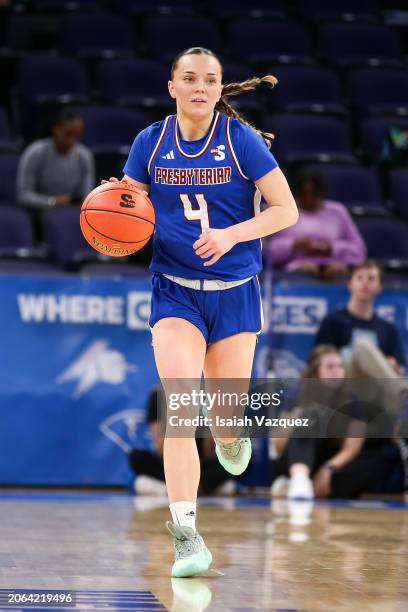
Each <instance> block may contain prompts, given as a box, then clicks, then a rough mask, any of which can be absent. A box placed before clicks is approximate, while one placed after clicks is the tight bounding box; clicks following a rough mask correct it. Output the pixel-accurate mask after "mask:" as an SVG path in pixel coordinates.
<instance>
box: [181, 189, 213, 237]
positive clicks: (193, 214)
mask: <svg viewBox="0 0 408 612" xmlns="http://www.w3.org/2000/svg"><path fill="white" fill-rule="evenodd" d="M180 199H181V201H182V202H183V207H184V215H185V217H186V219H188V220H189V221H200V223H201V231H202V232H203V231H204V230H206V229H209V227H210V220H209V218H208V207H207V201H206V199H205V197H204V194H203V193H196V194H195V199H196V200H197V203H198V206H199V208H195V209H193V206H192V204H191V201H190V198H189V197H188V195H187V194H186V193H181V194H180Z"/></svg>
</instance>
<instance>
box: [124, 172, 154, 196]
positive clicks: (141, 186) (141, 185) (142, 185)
mask: <svg viewBox="0 0 408 612" xmlns="http://www.w3.org/2000/svg"><path fill="white" fill-rule="evenodd" d="M122 180H123V181H126V182H127V183H131V184H132V185H135V186H136V187H137V188H138V189H141V190H142V191H145V192H146V193H149V190H150V185H147V184H146V183H140V181H135V179H132V178H131V177H130V176H128V175H127V174H125V175H124V176H123V179H122Z"/></svg>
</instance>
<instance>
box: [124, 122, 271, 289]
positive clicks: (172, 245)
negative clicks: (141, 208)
mask: <svg viewBox="0 0 408 612" xmlns="http://www.w3.org/2000/svg"><path fill="white" fill-rule="evenodd" d="M276 167H277V162H276V160H275V159H274V157H273V156H272V154H271V153H270V151H269V149H268V148H267V146H266V145H265V143H264V141H263V139H262V138H261V137H260V136H259V135H258V134H257V133H256V132H255V131H254V130H253V129H252V128H250V127H248V126H246V125H244V124H242V123H240V122H239V121H237V120H236V119H231V118H230V117H227V116H226V115H224V114H222V113H219V112H215V114H214V118H213V121H212V124H211V127H210V130H209V132H208V134H207V135H206V136H205V137H204V138H201V139H200V140H196V141H185V140H182V139H181V136H180V132H179V128H178V122H177V116H176V115H171V116H169V117H167V118H166V119H165V120H163V121H159V122H157V123H154V124H153V125H151V126H149V127H148V128H146V130H143V131H142V132H141V133H140V134H139V135H138V136H137V137H136V139H135V141H134V143H133V146H132V149H131V152H130V154H129V158H128V160H127V162H126V165H125V167H124V173H125V174H126V175H128V176H130V177H131V178H133V179H135V180H137V181H140V182H142V183H146V184H150V193H149V197H150V199H151V201H152V203H153V205H154V209H155V215H156V227H155V232H154V236H153V257H152V262H151V264H150V269H151V270H152V271H154V272H162V273H166V274H172V275H175V276H182V277H185V278H217V279H221V280H224V281H229V280H239V279H243V278H247V277H250V276H253V275H255V274H257V273H258V272H260V270H261V267H262V259H261V241H260V240H259V239H258V240H249V241H247V242H241V243H239V244H236V245H235V246H234V247H233V248H232V249H231V250H230V251H229V252H228V253H225V254H224V255H223V256H222V257H221V258H220V259H219V260H218V261H217V262H216V263H215V264H213V265H211V266H204V265H203V263H204V261H205V259H201V257H199V256H198V255H196V254H195V251H194V249H193V244H194V242H195V241H196V240H197V239H198V238H199V237H200V234H201V232H202V231H204V230H205V229H207V228H220V229H221V228H226V227H229V226H230V225H235V224H236V223H241V222H242V221H246V220H247V219H250V218H251V217H253V216H254V215H256V214H258V213H259V205H260V200H261V194H260V192H259V190H258V189H257V188H256V185H255V184H254V181H256V180H258V179H259V178H261V177H262V176H264V175H265V174H267V173H268V172H270V171H271V170H273V169H274V168H276Z"/></svg>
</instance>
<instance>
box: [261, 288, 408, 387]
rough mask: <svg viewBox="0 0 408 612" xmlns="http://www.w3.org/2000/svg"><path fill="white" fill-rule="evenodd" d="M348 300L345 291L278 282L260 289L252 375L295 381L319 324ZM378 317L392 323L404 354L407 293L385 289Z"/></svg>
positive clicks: (406, 346)
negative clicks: (261, 326)
mask: <svg viewBox="0 0 408 612" xmlns="http://www.w3.org/2000/svg"><path fill="white" fill-rule="evenodd" d="M348 298H349V294H348V291H347V289H346V287H343V286H336V285H324V284H318V283H316V284H293V283H288V282H279V283H276V284H275V285H273V287H271V286H269V285H264V312H266V314H267V317H266V318H267V321H266V324H265V331H264V334H262V336H261V338H260V342H259V349H258V353H257V357H256V363H255V372H256V376H257V377H259V378H263V377H267V376H268V375H269V376H273V375H275V376H279V377H283V378H296V377H297V376H298V375H299V374H301V372H302V370H303V368H304V366H305V360H306V357H307V354H308V353H309V351H310V349H311V348H312V346H313V342H314V336H315V334H316V332H317V330H318V329H319V325H320V321H321V320H322V318H323V317H324V316H325V315H326V314H327V313H329V312H332V311H333V310H336V309H337V308H342V307H344V306H345V305H346V304H347V301H348ZM376 311H377V313H378V315H379V316H381V317H383V318H384V319H387V320H388V321H391V322H392V323H395V325H396V326H397V328H398V331H399V333H400V336H401V339H402V343H403V347H404V349H405V351H406V352H408V291H406V290H401V289H386V290H385V291H384V292H383V293H382V294H381V295H380V296H379V297H378V299H377V301H376Z"/></svg>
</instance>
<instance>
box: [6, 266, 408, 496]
mask: <svg viewBox="0 0 408 612" xmlns="http://www.w3.org/2000/svg"><path fill="white" fill-rule="evenodd" d="M346 301H347V292H346V290H345V289H344V288H342V287H336V286H323V285H293V284H287V283H283V282H281V283H277V284H276V285H275V286H274V287H273V289H271V287H270V286H269V285H268V284H266V285H265V286H264V310H265V314H266V325H265V331H264V333H263V334H262V335H261V336H260V338H259V343H258V347H257V353H256V357H255V365H254V375H255V376H257V377H262V378H263V377H268V376H273V375H277V376H282V377H288V378H293V377H295V376H297V375H299V374H300V372H301V371H302V369H303V367H304V360H305V358H306V355H307V353H308V351H309V349H310V347H311V345H312V342H313V337H314V334H315V332H316V330H317V328H318V326H319V322H320V320H321V318H322V317H323V316H324V315H325V314H326V313H327V312H329V311H330V310H332V309H334V308H337V307H339V306H342V305H344V304H345V302H346ZM149 310H150V279H134V280H131V279H120V280H119V279H117V280H115V279H110V278H87V277H80V276H61V277H23V276H16V277H14V276H0V329H1V338H2V351H1V352H0V373H1V374H0V410H1V413H0V414H1V425H0V484H16V485H77V486H78V485H82V486H87V485H88V486H96V485H106V486H113V485H129V484H130V482H131V480H132V474H131V471H130V469H129V467H128V462H127V453H128V452H129V450H130V449H131V448H133V447H138V448H149V447H150V445H151V441H150V438H149V435H148V428H147V425H146V423H145V410H146V403H147V398H148V395H149V393H150V391H151V389H152V387H153V386H154V384H155V383H156V381H157V373H156V368H155V364H154V358H153V350H152V347H151V333H150V330H149V327H148V317H149ZM377 310H378V312H379V314H381V316H384V317H386V318H387V319H389V320H392V321H394V322H395V323H396V325H397V327H398V328H399V331H400V333H401V336H402V339H403V343H404V346H405V348H406V349H408V332H407V320H408V292H406V291H405V292H403V291H400V290H398V291H397V290H387V291H385V292H384V294H383V295H382V296H381V297H380V298H379V300H378V308H377ZM270 323H272V324H270ZM266 448H267V443H266V441H263V440H255V441H254V462H253V468H252V469H251V470H250V472H249V473H248V476H247V479H246V481H247V484H253V485H257V484H265V478H266V474H265V465H264V462H265V457H266V450H265V449H266Z"/></svg>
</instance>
